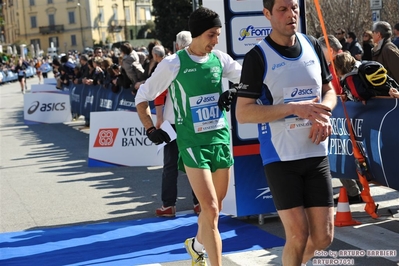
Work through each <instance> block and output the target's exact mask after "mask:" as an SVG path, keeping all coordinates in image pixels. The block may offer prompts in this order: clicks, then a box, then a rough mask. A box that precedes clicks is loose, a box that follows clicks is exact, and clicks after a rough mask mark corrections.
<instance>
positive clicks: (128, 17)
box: [125, 6, 130, 22]
mask: <svg viewBox="0 0 399 266" xmlns="http://www.w3.org/2000/svg"><path fill="white" fill-rule="evenodd" d="M125 19H126V22H130V8H129V7H128V6H125Z"/></svg>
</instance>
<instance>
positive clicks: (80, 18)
mask: <svg viewBox="0 0 399 266" xmlns="http://www.w3.org/2000/svg"><path fill="white" fill-rule="evenodd" d="M77 5H78V7H79V20H80V34H81V37H82V45H83V50H82V51H84V49H85V46H86V45H85V39H84V35H83V26H82V12H81V8H82V6H81V5H80V0H78V3H77Z"/></svg>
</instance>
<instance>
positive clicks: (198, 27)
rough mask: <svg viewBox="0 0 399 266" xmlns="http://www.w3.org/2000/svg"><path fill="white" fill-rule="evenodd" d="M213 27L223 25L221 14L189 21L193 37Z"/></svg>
mask: <svg viewBox="0 0 399 266" xmlns="http://www.w3.org/2000/svg"><path fill="white" fill-rule="evenodd" d="M213 27H222V22H221V21H220V19H219V16H216V17H207V18H203V19H200V20H189V21H188V28H189V29H190V32H191V37H192V38H195V37H198V36H200V35H201V34H202V33H204V32H205V31H207V30H209V29H211V28H213Z"/></svg>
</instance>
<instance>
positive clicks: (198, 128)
mask: <svg viewBox="0 0 399 266" xmlns="http://www.w3.org/2000/svg"><path fill="white" fill-rule="evenodd" d="M218 99H219V93H212V94H205V95H200V96H195V97H190V108H191V114H192V118H193V126H194V131H195V133H202V132H208V131H212V130H217V129H220V128H223V127H225V126H226V125H225V120H224V117H223V112H221V111H220V109H219V107H218V104H217V103H218Z"/></svg>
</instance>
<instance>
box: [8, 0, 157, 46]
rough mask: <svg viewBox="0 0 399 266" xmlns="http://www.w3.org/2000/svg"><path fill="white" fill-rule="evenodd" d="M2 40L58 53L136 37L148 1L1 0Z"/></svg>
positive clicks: (147, 10) (148, 14) (147, 11)
mask: <svg viewBox="0 0 399 266" xmlns="http://www.w3.org/2000/svg"><path fill="white" fill-rule="evenodd" d="M2 2H3V16H4V21H5V23H4V39H5V40H4V41H5V43H6V44H13V43H16V42H18V43H24V44H26V45H27V46H28V47H31V46H32V45H33V47H35V49H37V47H40V49H42V50H44V51H45V52H46V51H47V49H48V48H49V47H55V48H57V50H58V52H59V53H62V52H67V51H69V50H77V51H79V52H81V51H83V50H84V48H86V47H93V46H94V45H95V44H103V45H105V44H107V43H113V42H120V41H125V40H133V39H136V36H137V32H138V30H139V29H140V28H141V27H142V26H143V25H145V24H146V23H147V21H150V20H153V18H152V16H151V9H152V0H135V1H132V0H3V1H2Z"/></svg>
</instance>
